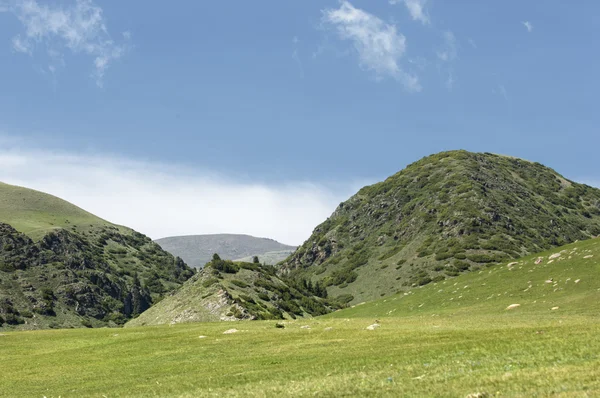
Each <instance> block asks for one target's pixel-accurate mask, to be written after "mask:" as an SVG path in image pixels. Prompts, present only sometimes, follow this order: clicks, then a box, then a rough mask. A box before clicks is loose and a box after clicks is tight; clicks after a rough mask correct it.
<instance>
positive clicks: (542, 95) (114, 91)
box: [0, 0, 600, 243]
mask: <svg viewBox="0 0 600 398" xmlns="http://www.w3.org/2000/svg"><path fill="white" fill-rule="evenodd" d="M599 34H600V3H598V2H596V1H592V0H589V1H585V0H581V1H577V2H565V1H558V0H548V1H544V2H537V1H521V0H519V1H517V0H514V1H513V0H507V1H471V0H464V1H459V0H457V1H451V2H450V1H442V0H427V1H426V0H394V1H390V0H369V1H367V0H354V1H350V2H347V1H341V2H340V1H337V0H331V1H330V0H327V1H300V0H295V1H279V0H278V1H275V0H272V1H260V2H247V1H237V2H205V1H178V2H176V5H171V4H168V5H167V3H164V2H153V1H142V0H129V1H126V2H123V1H115V0H106V1H102V2H99V1H98V2H93V1H91V0H64V1H41V0H38V1H35V0H0V73H1V76H2V78H0V137H2V139H1V140H0V144H2V152H1V153H0V161H1V159H2V157H4V158H5V159H9V158H10V159H12V161H13V162H14V159H15V157H20V158H19V159H20V160H19V162H20V163H19V164H21V165H27V166H28V167H29V168H30V170H31V171H30V172H28V173H24V172H23V171H15V169H16V168H14V167H13V168H12V170H9V169H10V168H9V167H3V171H2V172H0V179H1V180H4V181H9V182H18V183H21V184H22V185H27V186H32V187H34V188H38V189H45V190H46V191H49V192H51V193H55V194H59V195H62V196H63V197H67V198H68V199H70V200H73V201H76V202H77V203H78V204H80V203H81V205H83V206H85V207H86V208H91V210H93V211H95V212H98V213H100V214H101V215H104V214H106V215H107V217H112V218H111V219H114V218H117V221H120V220H123V221H124V222H129V223H130V224H133V226H136V225H140V227H141V229H144V231H148V233H150V234H151V235H152V236H153V237H159V236H158V235H165V234H172V233H177V232H178V231H182V232H185V233H188V232H193V231H198V232H225V231H223V229H236V228H235V227H236V225H239V224H236V223H235V220H233V219H232V220H231V221H230V222H228V223H224V224H222V225H220V224H219V222H218V220H214V222H212V223H211V225H212V226H211V227H210V228H208V227H206V226H205V223H203V222H202V221H201V220H196V223H197V224H196V225H194V226H192V227H190V226H189V225H187V226H185V227H183V226H182V224H183V223H184V221H182V224H179V225H173V226H172V227H170V228H167V229H164V230H163V229H161V228H163V227H162V226H151V225H146V224H143V225H142V223H141V222H139V221H136V220H137V219H131V220H130V219H128V218H127V217H126V216H124V215H118V214H114V215H113V213H111V212H110V211H109V210H107V208H106V207H103V205H102V204H101V203H100V204H99V203H96V202H93V201H91V199H89V198H91V197H94V196H96V197H97V196H98V195H100V193H98V192H96V191H94V192H95V193H94V194H92V193H91V192H92V191H93V190H92V188H93V187H90V186H89V184H88V185H86V184H85V182H86V181H82V182H81V183H80V184H78V185H80V186H78V187H72V188H69V189H68V190H67V189H66V188H65V187H64V184H63V183H62V181H72V179H73V178H74V176H72V175H69V176H68V178H69V179H70V180H68V179H67V177H66V176H62V177H61V178H62V179H61V178H58V177H57V176H56V175H54V176H53V179H54V180H56V182H55V183H53V184H51V183H50V182H48V179H47V178H45V177H46V174H44V172H43V171H42V169H44V170H46V169H48V168H49V167H45V166H44V165H43V164H40V162H39V159H51V161H50V160H48V162H51V163H52V165H56V164H58V163H61V161H62V162H66V161H65V159H77V162H78V163H77V164H78V167H79V169H80V170H87V169H86V167H87V168H90V169H92V168H93V167H99V166H98V165H99V164H102V160H103V159H105V160H107V163H108V159H110V161H111V162H112V164H113V165H114V164H119V165H121V168H120V169H116V170H113V171H115V173H117V174H118V171H119V170H123V167H126V169H127V170H130V171H131V170H133V171H131V175H135V176H137V177H139V178H145V179H146V180H152V181H158V180H157V178H158V177H156V176H158V175H163V174H165V173H167V172H165V171H164V170H170V171H169V172H170V173H171V174H169V176H170V177H169V180H170V181H174V180H177V181H179V183H180V185H178V187H179V188H178V189H180V190H185V187H186V186H187V185H186V184H199V180H202V181H206V179H207V178H208V177H207V176H210V178H208V179H210V180H211V181H213V182H214V184H215V185H214V187H215V189H216V188H217V186H218V184H219V183H221V182H223V181H226V182H227V184H229V186H231V187H240V186H242V187H262V188H264V189H266V190H267V191H268V192H271V193H273V192H276V193H281V192H284V191H285V192H287V193H286V195H292V193H290V192H291V191H289V189H290V187H292V186H300V185H301V186H304V187H311V188H310V189H309V191H310V192H309V195H313V196H311V197H312V198H315V200H316V201H317V202H318V203H320V205H319V206H320V207H319V206H317V207H318V209H315V208H312V207H310V206H307V207H306V209H305V210H302V209H303V207H302V205H301V204H298V208H294V209H287V208H286V207H285V204H282V205H281V206H282V208H281V212H282V214H285V213H286V211H287V212H292V211H294V212H300V213H302V211H306V212H307V214H310V215H311V216H310V217H308V216H305V215H302V216H301V217H300V218H302V219H306V220H308V222H310V223H314V221H316V220H321V219H323V217H326V216H327V214H329V213H330V212H331V211H332V210H333V208H331V207H332V206H333V207H335V206H334V204H337V203H338V202H339V200H341V199H344V198H345V197H347V195H349V194H350V193H352V190H353V189H355V188H356V187H357V186H360V185H361V184H362V183H364V182H373V181H377V180H380V179H383V178H385V177H387V176H388V175H390V174H392V173H394V172H396V171H399V170H400V169H402V168H403V167H404V166H405V165H406V164H408V163H411V162H413V161H415V160H417V159H419V158H421V157H422V156H425V155H428V154H431V153H435V152H439V151H442V150H448V149H458V148H464V149H468V150H473V151H488V152H495V153H503V154H510V155H513V156H518V157H523V158H526V159H530V160H534V161H539V162H541V163H544V164H547V165H549V166H551V167H553V168H555V169H556V170H558V171H559V172H561V173H562V174H564V175H566V176H567V177H570V178H572V179H577V180H580V181H586V182H588V183H590V184H595V185H597V184H598V182H599V181H600V172H599V171H598V168H597V148H598V147H599V145H600V134H599V132H598V126H599V125H600V123H599V122H600V112H598V106H597V100H596V96H597V93H598V92H599V91H600V90H599V89H600V80H599V79H598V78H597V71H598V70H600V58H599V57H600V55H599V54H600V52H599V51H598V50H599V45H598V42H597V39H598V37H600V35H599ZM11 156H12V157H11ZM59 159H60V161H59ZM86 159H87V163H86ZM6 162H8V160H6ZM5 164H9V163H5ZM10 164H14V163H10ZM65 164H66V165H68V164H69V162H66V163H65ZM125 165H127V166H125ZM106 167H108V166H106ZM127 167H129V168H127ZM25 168H26V167H24V166H21V167H19V169H21V170H22V169H25ZM64 169H68V167H66V166H65V167H64ZM52 170H53V172H54V173H58V170H54V169H52ZM140 170H143V171H144V173H150V174H151V175H152V176H154V177H152V178H150V174H143V173H142V174H143V175H140V174H139V173H141V171H140ZM149 170H151V171H149ZM182 170H185V171H182ZM104 172H105V174H106V173H108V171H106V170H105V171H104ZM46 173H48V171H46ZM167 174H168V173H167ZM107 175H108V174H107ZM181 175H185V176H186V177H185V179H181V178H180V176H181ZM43 177H44V178H43ZM118 177H119V178H121V177H120V176H118ZM81 178H82V179H83V180H85V177H81ZM111 178H113V179H115V178H117V177H115V176H113V177H111ZM132 178H133V177H132ZM111 181H112V180H111ZM129 185H131V184H129ZM155 185H156V186H155V188H156V190H153V191H152V195H154V196H160V195H161V194H164V192H163V191H161V190H160V189H159V188H160V184H158V183H156V184H155ZM124 186H126V185H124ZM211 187H212V185H211ZM153 189H154V188H153ZM286 189H287V190H288V191H286ZM142 192H143V194H144V195H147V194H149V193H148V192H146V191H143V190H142V191H140V192H138V193H137V194H138V195H142ZM227 192H229V191H227ZM315 192H316V193H315ZM201 194H202V193H201V192H200V193H198V192H194V195H201ZM293 195H297V192H294V193H293ZM115 196H117V197H118V195H115ZM217 196H218V195H217ZM300 196H301V195H300ZM140 197H141V196H140ZM219 197H221V196H219ZM284 197H285V198H286V199H285V200H284V199H281V201H282V202H286V201H288V200H289V198H290V197H289V196H284ZM86 198H88V199H87V200H86ZM324 198H326V199H324ZM101 199H102V200H101V201H100V202H102V201H104V202H107V201H108V199H107V198H101ZM257 200H258V199H257ZM108 202H109V201H108ZM170 203H172V202H165V203H163V204H162V205H163V206H166V207H170V206H171V205H170ZM232 206H237V207H240V206H242V204H240V203H237V204H232ZM108 207H112V206H108ZM208 207H210V206H208ZM267 211H268V208H267V209H261V210H260V211H258V212H257V213H258V214H262V215H263V216H264V212H267ZM261 212H262V213H261ZM126 213H127V212H126ZM143 216H144V214H140V215H139V216H138V217H139V218H140V219H141V218H142V217H143ZM205 216H206V214H205V213H202V212H201V211H200V210H199V212H198V219H202V218H203V217H205ZM271 216H272V215H271ZM146 217H147V215H146ZM183 218H184V217H183V216H182V219H183ZM276 219H277V217H274V220H273V221H272V223H271V225H272V228H271V227H270V229H269V228H266V229H264V230H257V229H256V228H255V227H252V226H251V224H250V223H249V222H248V224H247V225H245V226H243V227H240V228H239V231H237V232H243V231H248V232H252V233H256V234H263V235H265V234H270V235H271V236H273V235H275V236H276V237H280V239H287V241H288V242H290V243H300V242H301V241H302V239H303V238H302V237H303V236H305V235H306V236H307V234H308V233H309V232H310V231H309V229H310V228H309V227H308V225H309V223H308V222H307V225H306V226H302V228H299V229H298V231H297V232H293V233H292V234H286V232H285V230H282V227H281V226H280V225H277V222H276ZM253 222H256V221H253ZM290 224H291V221H290ZM315 225H316V224H315ZM313 226H314V225H313ZM287 228H288V229H289V228H291V227H287ZM283 229H285V228H283ZM192 230H193V231H192ZM307 230H308V231H307ZM144 231H143V232H144ZM163 231H164V232H163ZM288 235H289V236H288ZM292 241H293V242H292Z"/></svg>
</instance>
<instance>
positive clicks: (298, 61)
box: [292, 36, 304, 78]
mask: <svg viewBox="0 0 600 398" xmlns="http://www.w3.org/2000/svg"><path fill="white" fill-rule="evenodd" d="M292 43H293V45H294V51H292V59H293V60H294V61H295V62H296V64H297V65H298V70H299V71H300V77H302V78H304V66H303V65H302V60H301V59H300V55H299V54H298V43H300V39H299V38H298V36H294V38H293V39H292Z"/></svg>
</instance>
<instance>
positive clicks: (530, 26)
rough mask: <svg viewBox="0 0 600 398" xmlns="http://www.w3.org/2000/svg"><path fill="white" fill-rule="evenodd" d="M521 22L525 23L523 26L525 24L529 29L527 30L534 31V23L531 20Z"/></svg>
mask: <svg viewBox="0 0 600 398" xmlns="http://www.w3.org/2000/svg"><path fill="white" fill-rule="evenodd" d="M521 23H522V24H523V26H525V28H526V29H527V31H528V32H529V33H531V32H532V31H533V25H532V24H531V22H529V21H524V22H521Z"/></svg>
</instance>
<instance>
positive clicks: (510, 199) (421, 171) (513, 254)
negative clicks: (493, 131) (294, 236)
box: [282, 151, 600, 304]
mask: <svg viewBox="0 0 600 398" xmlns="http://www.w3.org/2000/svg"><path fill="white" fill-rule="evenodd" d="M599 234H600V190H598V189H595V188H592V187H589V186H586V185H582V184H577V183H575V182H573V181H569V180H567V179H565V178H564V177H562V176H560V175H559V174H558V173H556V172H555V171H554V170H552V169H549V168H547V167H545V166H543V165H541V164H538V163H532V162H528V161H526V160H521V159H517V158H512V157H506V156H500V155H494V154H489V153H485V154H482V153H469V152H466V151H452V152H444V153H440V154H436V155H432V156H429V157H426V158H424V159H421V160H419V161H418V162H416V163H413V164H411V165H409V166H408V167H407V168H406V169H404V170H402V171H400V172H399V173H397V174H395V175H393V176H391V177H390V178H388V179H387V180H385V181H384V182H381V183H378V184H375V185H372V186H368V187H365V188H363V189H361V190H360V191H359V192H358V193H357V194H356V195H354V196H353V197H352V198H350V199H349V200H348V201H346V202H344V203H341V204H340V205H339V207H338V208H337V209H336V211H335V212H334V213H333V214H332V215H331V217H329V218H328V219H327V220H326V221H325V222H324V223H322V224H321V225H319V226H318V227H317V228H315V230H314V232H313V234H312V235H311V237H310V238H309V239H308V240H307V241H306V242H305V243H304V244H303V245H302V246H301V247H300V248H298V250H297V251H296V252H295V253H294V254H293V255H292V256H290V257H289V258H288V259H287V260H286V261H285V263H284V264H283V268H282V272H283V273H286V274H288V275H299V276H302V277H306V278H311V279H312V281H313V282H315V281H322V282H323V283H325V284H326V285H327V286H328V290H329V294H330V296H333V297H337V296H339V297H341V298H342V299H344V300H351V302H352V303H354V304H356V303H359V302H362V301H367V300H374V299H377V298H379V297H385V296H389V295H392V294H394V293H396V292H398V291H408V290H410V289H412V288H414V287H418V286H422V285H427V284H429V283H432V282H439V281H442V280H444V279H446V278H450V277H455V276H457V275H459V274H461V273H463V272H467V271H476V272H477V271H478V270H479V269H480V268H481V267H482V266H484V265H486V264H494V263H499V262H502V261H507V260H510V259H515V258H519V257H521V256H524V255H527V254H531V253H535V252H539V251H542V250H546V249H549V248H552V247H557V246H560V245H564V244H567V243H570V242H574V241H576V240H583V239H588V238H591V237H593V236H597V235H599Z"/></svg>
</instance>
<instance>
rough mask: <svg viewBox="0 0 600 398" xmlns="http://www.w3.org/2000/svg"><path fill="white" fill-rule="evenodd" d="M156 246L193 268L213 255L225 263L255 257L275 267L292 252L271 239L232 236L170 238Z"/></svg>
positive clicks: (291, 248) (290, 248)
mask: <svg viewBox="0 0 600 398" xmlns="http://www.w3.org/2000/svg"><path fill="white" fill-rule="evenodd" d="M156 243H158V244H159V245H160V246H161V247H162V248H163V249H165V250H166V251H168V252H169V253H171V254H173V255H174V256H178V257H181V258H182V259H183V260H184V261H185V262H186V263H187V264H189V265H190V266H192V267H195V268H202V267H203V266H204V264H206V263H207V262H208V261H210V259H211V258H212V255H213V254H214V253H217V254H218V255H219V256H221V258H223V259H225V260H241V261H248V260H250V261H252V257H254V256H259V257H260V258H261V263H262V262H266V263H267V264H276V263H278V262H279V261H282V260H285V259H286V258H287V257H288V256H289V252H290V251H293V250H295V249H296V247H295V246H289V245H284V244H283V243H279V242H277V241H275V240H273V239H268V238H256V237H254V236H250V235H236V234H214V235H190V236H174V237H170V238H163V239H158V240H156ZM274 252H278V253H274ZM279 252H288V254H287V255H285V253H279Z"/></svg>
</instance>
